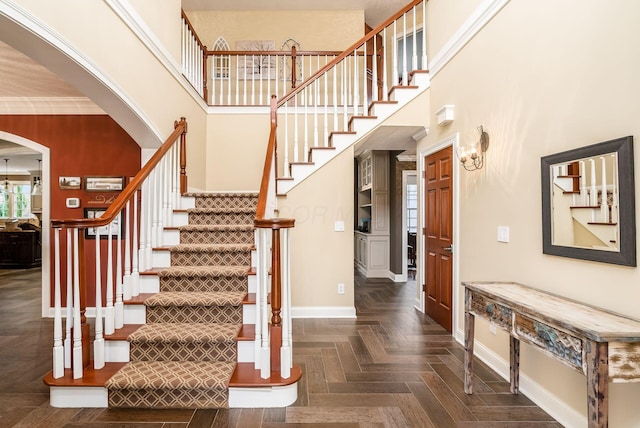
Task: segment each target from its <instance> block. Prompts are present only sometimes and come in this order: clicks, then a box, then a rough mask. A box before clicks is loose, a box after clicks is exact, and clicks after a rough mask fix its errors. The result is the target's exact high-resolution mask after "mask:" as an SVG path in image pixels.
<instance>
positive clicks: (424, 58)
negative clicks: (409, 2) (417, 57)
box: [422, 1, 429, 70]
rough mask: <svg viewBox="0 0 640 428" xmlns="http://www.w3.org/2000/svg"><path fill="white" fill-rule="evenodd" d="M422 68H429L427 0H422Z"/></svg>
mask: <svg viewBox="0 0 640 428" xmlns="http://www.w3.org/2000/svg"><path fill="white" fill-rule="evenodd" d="M422 69H423V70H428V69H429V63H428V62H427V2H426V1H423V2H422Z"/></svg>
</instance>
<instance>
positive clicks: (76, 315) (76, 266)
mask: <svg viewBox="0 0 640 428" xmlns="http://www.w3.org/2000/svg"><path fill="white" fill-rule="evenodd" d="M72 333H73V378H74V379H80V378H81V377H82V366H83V364H82V327H81V325H80V259H79V254H78V228H77V227H75V228H73V332H72Z"/></svg>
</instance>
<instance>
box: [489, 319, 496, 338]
mask: <svg viewBox="0 0 640 428" xmlns="http://www.w3.org/2000/svg"><path fill="white" fill-rule="evenodd" d="M489 333H491V334H493V335H495V334H496V323H495V322H493V321H491V322H489Z"/></svg>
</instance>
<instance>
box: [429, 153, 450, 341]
mask: <svg viewBox="0 0 640 428" xmlns="http://www.w3.org/2000/svg"><path fill="white" fill-rule="evenodd" d="M453 165H454V162H453V150H452V147H451V146H448V147H445V148H444V149H441V150H439V151H437V152H435V153H431V154H429V155H427V156H425V158H424V186H425V190H424V195H425V198H424V213H425V214H424V220H425V225H424V242H425V251H424V258H425V261H424V266H425V273H424V297H425V307H426V313H427V315H429V316H430V317H431V318H433V319H434V320H435V321H436V322H438V324H440V325H442V326H443V327H444V328H445V329H447V331H449V332H451V331H452V320H453V197H454V195H453Z"/></svg>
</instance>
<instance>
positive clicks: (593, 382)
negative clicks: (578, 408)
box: [586, 340, 609, 428]
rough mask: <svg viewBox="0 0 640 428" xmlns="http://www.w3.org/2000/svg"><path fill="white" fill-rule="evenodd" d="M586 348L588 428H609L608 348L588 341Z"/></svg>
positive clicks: (605, 345) (601, 343)
mask: <svg viewBox="0 0 640 428" xmlns="http://www.w3.org/2000/svg"><path fill="white" fill-rule="evenodd" d="M586 346H587V352H586V354H587V355H586V357H587V419H588V423H589V428H603V427H608V426H609V348H608V344H607V343H606V342H594V341H592V340H589V341H587V342H586Z"/></svg>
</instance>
